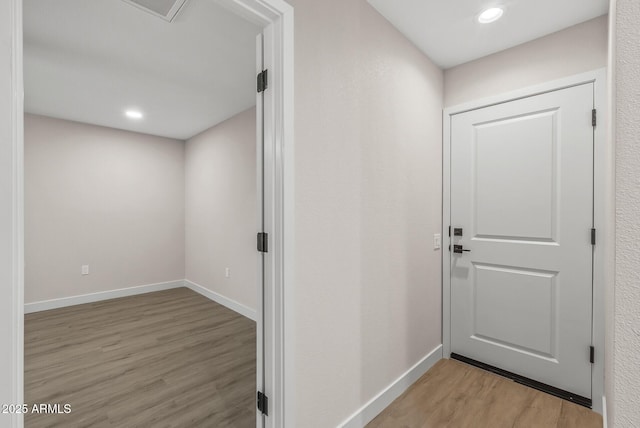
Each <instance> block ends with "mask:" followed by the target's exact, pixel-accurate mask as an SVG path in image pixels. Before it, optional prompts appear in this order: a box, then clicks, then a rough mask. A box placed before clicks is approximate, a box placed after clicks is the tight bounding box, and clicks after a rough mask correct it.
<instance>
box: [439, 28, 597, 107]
mask: <svg viewBox="0 0 640 428" xmlns="http://www.w3.org/2000/svg"><path fill="white" fill-rule="evenodd" d="M606 65H607V16H606V15H604V16H601V17H599V18H595V19H592V20H590V21H587V22H583V23H582V24H578V25H574V26H573V27H569V28H567V29H564V30H561V31H558V32H556V33H553V34H550V35H548V36H545V37H541V38H539V39H536V40H532V41H530V42H528V43H524V44H522V45H519V46H515V47H513V48H510V49H506V50H504V51H501V52H497V53H495V54H492V55H489V56H486V57H484V58H480V59H477V60H475V61H471V62H468V63H466V64H461V65H459V66H456V67H453V68H450V69H448V70H446V71H445V73H444V105H445V107H450V106H454V105H456V104H461V103H463V102H466V101H471V100H476V99H480V98H484V97H488V96H492V95H496V94H500V93H504V92H509V91H512V90H515V89H520V88H524V87H527V86H532V85H536V84H539V83H544V82H548V81H551V80H555V79H559V78H562V77H567V76H571V75H573V74H578V73H582V72H585V71H591V70H595V69H598V68H603V67H606Z"/></svg>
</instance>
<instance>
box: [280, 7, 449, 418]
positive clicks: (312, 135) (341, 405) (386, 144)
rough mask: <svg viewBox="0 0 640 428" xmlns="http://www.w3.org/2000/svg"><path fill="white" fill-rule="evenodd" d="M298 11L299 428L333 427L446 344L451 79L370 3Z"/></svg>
mask: <svg viewBox="0 0 640 428" xmlns="http://www.w3.org/2000/svg"><path fill="white" fill-rule="evenodd" d="M290 3H291V4H292V5H293V6H294V9H295V20H296V22H295V76H296V81H295V109H296V111H295V186H296V187H295V216H296V220H295V222H296V225H295V234H296V235H295V240H296V242H295V244H296V267H295V269H296V273H295V285H294V288H295V291H294V293H295V308H294V311H295V314H294V317H295V327H294V328H295V332H296V333H295V338H294V343H295V356H296V371H295V386H296V401H295V407H296V409H295V410H296V423H295V426H299V427H305V428H314V427H322V428H326V427H335V426H337V425H338V424H339V423H341V422H342V421H344V420H345V419H347V418H348V417H349V416H350V415H351V414H352V413H353V412H355V411H356V410H358V409H359V408H360V407H361V406H362V405H364V404H365V403H367V402H368V401H369V400H370V399H372V398H373V397H374V396H375V395H376V394H378V393H380V392H381V391H382V390H383V389H384V388H386V387H387V386H388V385H389V384H390V383H392V382H393V381H395V380H396V379H397V378H398V377H399V376H400V375H402V374H403V373H404V372H405V371H407V370H408V369H409V368H411V367H412V366H413V365H414V364H415V363H417V362H418V361H419V360H420V359H422V358H423V357H424V356H426V355H427V354H428V353H429V352H430V351H432V350H433V349H434V348H436V347H437V346H438V345H440V343H441V273H440V271H441V268H440V260H441V253H440V251H436V250H434V249H433V234H434V233H439V232H440V230H441V216H442V214H441V207H442V205H441V198H442V190H441V189H442V181H441V175H442V167H441V164H442V158H441V147H442V129H441V128H442V126H441V122H442V112H441V108H442V88H443V82H442V80H443V76H442V71H441V70H440V69H439V68H438V67H436V66H435V65H434V64H433V63H432V62H431V61H430V60H429V59H428V58H427V57H426V56H425V55H424V54H422V53H421V52H420V51H419V50H418V49H417V48H416V47H415V46H414V45H413V44H412V43H410V42H409V41H408V40H407V39H405V38H404V37H403V36H402V35H401V34H400V33H399V32H398V31H397V30H395V29H394V28H393V27H392V26H391V24H389V23H388V22H387V21H386V20H385V19H384V18H383V17H382V16H381V15H379V14H378V12H376V11H375V10H374V9H373V8H372V7H371V6H370V5H369V4H368V3H367V2H366V0H353V1H342V0H327V1H309V0H292V1H290ZM309 82H313V85H312V86H313V89H309Z"/></svg>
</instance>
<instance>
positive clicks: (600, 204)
mask: <svg viewBox="0 0 640 428" xmlns="http://www.w3.org/2000/svg"><path fill="white" fill-rule="evenodd" d="M585 83H593V84H594V108H595V109H596V110H597V116H598V117H597V126H596V127H595V128H594V142H595V144H594V165H593V166H594V176H593V179H594V198H593V203H594V212H593V215H594V227H595V228H596V230H597V244H596V246H595V248H594V254H593V320H592V338H591V340H592V344H593V346H594V347H595V363H594V364H593V367H592V371H591V385H592V386H591V399H592V403H593V410H594V411H596V412H598V413H600V414H602V411H603V406H602V398H603V397H604V358H605V356H604V348H605V337H604V335H605V288H606V286H607V284H608V285H609V286H613V281H614V277H613V265H614V258H613V257H614V249H615V236H614V233H615V227H614V226H613V219H614V216H615V208H614V207H615V205H614V196H615V192H614V187H613V186H614V183H615V176H614V163H613V143H612V141H611V140H610V138H609V135H610V132H609V126H610V124H609V118H608V114H607V113H608V111H609V110H608V99H607V70H606V68H601V69H598V70H594V71H589V72H586V73H581V74H577V75H574V76H570V77H566V78H563V79H558V80H553V81H550V82H546V83H542V84H539V85H535V86H530V87H527V88H523V89H519V90H515V91H511V92H507V93H504V94H500V95H496V96H492V97H488V98H483V99H480V100H475V101H470V102H467V103H464V104H460V105H456V106H453V107H447V108H445V109H444V110H443V115H442V125H443V127H442V130H443V139H442V237H443V245H442V248H443V251H442V347H443V356H444V358H449V357H450V356H451V251H447V250H446V249H447V248H448V246H449V245H450V241H451V239H450V237H449V225H450V224H451V223H450V219H451V118H452V116H454V115H456V114H460V113H465V112H468V111H472V110H477V109H480V108H484V107H489V106H492V105H496V104H502V103H506V102H509V101H515V100H518V99H522V98H527V97H531V96H535V95H540V94H544V93H547V92H552V91H557V90H560V89H565V88H569V87H572V86H577V85H581V84H585ZM447 238H449V239H448V241H449V243H447V240H446V239H447ZM585 352H586V351H585ZM585 357H586V355H585Z"/></svg>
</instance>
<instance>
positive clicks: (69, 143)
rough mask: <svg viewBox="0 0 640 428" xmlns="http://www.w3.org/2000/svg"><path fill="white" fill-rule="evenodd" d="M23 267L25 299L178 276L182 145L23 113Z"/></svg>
mask: <svg viewBox="0 0 640 428" xmlns="http://www.w3.org/2000/svg"><path fill="white" fill-rule="evenodd" d="M25 263H26V269H25V302H26V303H32V302H38V301H44V300H50V299H57V298H63V297H72V296H77V295H82V294H90V293H96V292H102V291H109V290H115V289H119V288H127V287H133V286H138V285H146V284H154V283H159V282H165V281H173V280H181V279H183V278H184V142H182V141H180V140H172V139H168V138H161V137H154V136H150V135H145V134H138V133H134V132H127V131H121V130H116V129H112V128H105V127H101V126H95V125H87V124H82V123H78V122H70V121H66V120H60V119H53V118H48V117H43V116H34V115H25ZM81 265H89V275H81Z"/></svg>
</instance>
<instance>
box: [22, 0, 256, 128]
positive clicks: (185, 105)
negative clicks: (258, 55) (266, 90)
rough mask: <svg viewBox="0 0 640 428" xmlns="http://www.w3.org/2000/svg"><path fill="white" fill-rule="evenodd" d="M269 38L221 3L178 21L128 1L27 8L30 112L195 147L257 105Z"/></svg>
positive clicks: (71, 1)
mask: <svg viewBox="0 0 640 428" xmlns="http://www.w3.org/2000/svg"><path fill="white" fill-rule="evenodd" d="M260 31H261V29H260V28H259V27H257V26H255V25H254V24H251V23H249V22H247V21H244V20H243V19H241V18H239V17H237V16H236V15H234V14H233V13H231V12H229V11H227V10H226V9H223V8H222V7H220V6H219V5H217V4H216V3H215V2H214V1H213V0H189V1H188V2H187V4H186V5H185V6H184V7H183V9H182V10H181V11H180V13H179V14H178V16H177V17H176V18H175V20H174V21H173V22H172V23H169V22H166V21H163V20H162V19H160V18H158V17H156V16H153V15H151V14H149V13H146V12H144V11H142V10H141V9H139V8H137V7H134V6H132V5H130V4H128V3H125V2H123V1H121V0H55V1H42V0H25V1H24V69H25V110H26V111H27V112H29V113H34V114H41V115H45V116H52V117H56V118H61V119H68V120H74V121H79V122H86V123H92V124H96V125H102V126H109V127H112V128H119V129H126V130H130V131H136V132H143V133H147V134H152V135H160V136H165V137H171V138H178V139H187V138H189V137H192V136H193V135H195V134H197V133H199V132H201V131H203V130H205V129H207V128H209V127H211V126H213V125H215V124H217V123H219V122H221V121H223V120H225V119H227V118H229V117H231V116H233V115H235V114H236V113H239V112H240V111H243V110H245V109H247V108H249V107H251V106H253V105H254V104H255V43H256V39H255V37H256V35H257V34H258V33H259V32H260ZM127 108H138V109H140V110H141V111H143V112H144V115H145V116H144V118H143V119H142V120H140V121H132V120H130V119H127V118H126V117H125V116H124V114H123V113H124V110H125V109H127Z"/></svg>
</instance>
